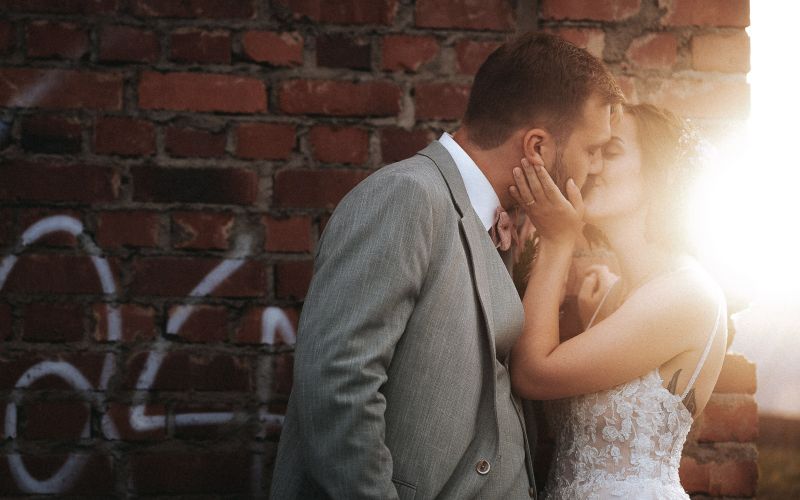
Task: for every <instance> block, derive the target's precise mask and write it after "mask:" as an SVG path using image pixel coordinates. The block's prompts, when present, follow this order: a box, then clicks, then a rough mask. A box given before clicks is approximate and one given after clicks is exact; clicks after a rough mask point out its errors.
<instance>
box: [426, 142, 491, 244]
mask: <svg viewBox="0 0 800 500" xmlns="http://www.w3.org/2000/svg"><path fill="white" fill-rule="evenodd" d="M439 143H441V145H442V146H444V147H445V149H446V150H447V152H448V153H450V156H452V157H453V161H455V162H456V167H458V172H459V173H460V174H461V178H462V179H463V180H464V187H466V188H467V196H469V202H470V203H471V204H472V208H473V209H474V210H475V213H476V214H478V218H479V219H480V220H481V222H483V226H484V227H485V228H486V230H487V231H488V230H489V229H490V228H491V227H492V226H493V225H494V219H495V213H496V211H497V207H499V206H500V199H499V198H498V197H497V193H495V192H494V188H493V187H492V185H491V184H490V183H489V179H487V178H486V176H485V175H483V172H481V169H480V168H478V165H477V164H476V163H475V161H474V160H473V159H472V158H470V157H469V155H468V154H467V152H466V151H464V149H463V148H462V147H461V146H459V145H458V143H457V142H456V141H455V139H453V136H451V135H450V134H448V133H447V132H445V133H443V134H442V136H441V137H440V138H439Z"/></svg>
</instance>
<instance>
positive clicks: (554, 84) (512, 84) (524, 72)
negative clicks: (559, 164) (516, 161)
mask: <svg viewBox="0 0 800 500" xmlns="http://www.w3.org/2000/svg"><path fill="white" fill-rule="evenodd" d="M593 94H596V95H598V96H600V98H601V99H602V100H603V101H604V102H605V103H608V104H611V105H612V106H615V105H617V104H620V103H622V102H624V100H625V98H624V96H623V93H622V90H620V88H619V85H617V82H616V81H615V80H614V77H613V76H612V75H611V72H609V71H608V69H607V68H606V67H605V66H604V65H603V63H602V62H600V61H599V60H598V59H597V58H595V57H594V56H592V55H591V54H589V53H588V52H587V51H586V50H584V49H581V48H578V47H576V46H575V45H573V44H571V43H569V42H567V41H566V40H563V39H562V38H559V37H557V36H555V35H551V34H548V33H539V32H531V33H525V34H523V35H518V36H516V37H514V38H512V39H511V40H509V41H508V42H506V43H505V44H503V45H502V46H500V47H499V48H498V49H497V50H495V51H494V52H493V53H492V54H491V55H490V56H489V57H488V58H487V59H486V61H485V62H484V63H483V65H482V66H481V67H480V69H479V70H478V73H477V74H476V75H475V80H474V82H473V84H472V91H471V92H470V96H469V103H468V104H467V111H466V113H465V114H464V120H463V122H464V125H466V128H467V134H468V136H469V140H470V142H472V143H474V144H475V145H476V146H478V147H480V148H483V149H492V148H495V147H497V146H499V145H501V144H502V143H503V142H505V141H506V140H507V139H508V138H509V136H511V134H512V133H513V132H514V131H516V130H519V129H520V128H523V127H525V126H532V125H536V126H541V127H546V128H547V130H548V131H549V132H550V133H552V134H553V135H555V136H556V137H557V138H561V139H565V138H566V137H568V136H569V134H570V133H571V132H572V127H573V126H574V125H575V124H576V122H577V120H579V119H580V118H581V116H582V113H583V107H584V104H585V103H586V101H587V100H588V99H589V97H591V96H592V95H593Z"/></svg>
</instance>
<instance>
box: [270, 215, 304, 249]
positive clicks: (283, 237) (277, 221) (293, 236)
mask: <svg viewBox="0 0 800 500" xmlns="http://www.w3.org/2000/svg"><path fill="white" fill-rule="evenodd" d="M262 221H263V223H264V226H265V228H266V242H265V244H264V250H266V251H268V252H310V251H311V217H309V216H307V215H298V216H293V217H283V218H275V217H272V216H265V217H264V218H263V219H262Z"/></svg>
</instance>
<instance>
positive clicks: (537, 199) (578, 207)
mask: <svg viewBox="0 0 800 500" xmlns="http://www.w3.org/2000/svg"><path fill="white" fill-rule="evenodd" d="M513 173H514V183H515V185H514V186H511V187H510V188H509V194H510V195H511V197H512V198H513V199H514V201H515V202H516V203H517V205H519V206H520V207H521V208H522V209H523V210H525V213H526V214H527V215H528V217H529V218H530V220H531V222H533V225H534V226H535V227H536V231H537V233H538V234H539V236H540V237H541V238H542V240H543V241H548V240H549V241H552V242H558V243H569V244H574V242H575V239H576V238H577V237H578V234H579V233H580V230H581V228H582V227H583V222H582V219H583V199H582V198H581V193H580V190H579V189H578V186H576V185H575V182H574V181H573V180H572V179H569V180H568V181H567V197H568V198H569V199H567V198H565V197H564V195H563V194H561V191H560V190H559V189H558V186H556V184H555V182H554V181H553V179H552V178H551V177H550V174H549V173H548V172H547V170H545V168H544V165H543V164H542V163H541V162H537V163H536V164H535V165H531V164H530V162H528V160H527V159H525V158H523V159H522V160H521V161H520V166H519V167H516V168H514V171H513Z"/></svg>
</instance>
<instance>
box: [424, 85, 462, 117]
mask: <svg viewBox="0 0 800 500" xmlns="http://www.w3.org/2000/svg"><path fill="white" fill-rule="evenodd" d="M414 98H415V101H416V116H417V119H420V120H458V119H461V117H462V116H463V115H464V111H465V110H466V109H467V100H468V99H469V86H468V85H461V84H454V83H438V82H436V83H420V84H418V85H417V86H416V88H415V89H414Z"/></svg>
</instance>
